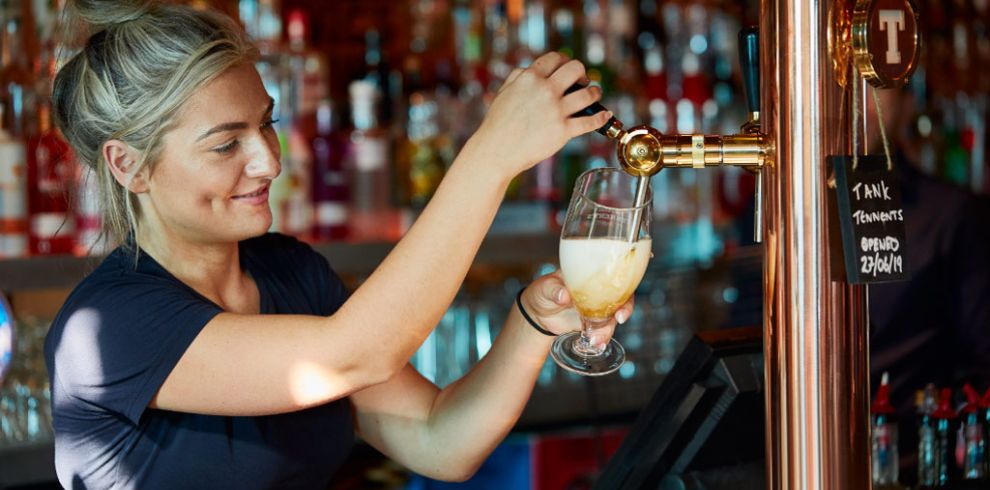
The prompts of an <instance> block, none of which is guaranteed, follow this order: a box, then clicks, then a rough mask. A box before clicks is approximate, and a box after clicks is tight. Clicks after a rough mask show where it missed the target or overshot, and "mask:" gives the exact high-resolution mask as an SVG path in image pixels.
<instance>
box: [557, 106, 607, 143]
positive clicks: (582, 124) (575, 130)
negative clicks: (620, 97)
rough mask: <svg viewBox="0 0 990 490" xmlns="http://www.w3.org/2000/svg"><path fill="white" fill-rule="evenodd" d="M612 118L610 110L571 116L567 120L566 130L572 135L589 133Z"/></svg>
mask: <svg viewBox="0 0 990 490" xmlns="http://www.w3.org/2000/svg"><path fill="white" fill-rule="evenodd" d="M611 118H612V111H602V112H599V113H597V114H593V115H591V116H583V117H572V118H570V119H569V120H568V121H567V130H568V133H570V134H571V136H572V137H574V136H580V135H582V134H584V133H590V132H592V131H595V130H597V129H598V128H601V127H602V126H604V125H605V123H607V122H608V120H609V119H611Z"/></svg>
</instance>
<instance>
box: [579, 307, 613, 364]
mask: <svg viewBox="0 0 990 490" xmlns="http://www.w3.org/2000/svg"><path fill="white" fill-rule="evenodd" d="M606 325H608V320H596V319H592V318H585V317H581V338H580V339H578V341H577V342H575V344H574V351H575V352H577V353H578V354H580V355H582V356H584V357H595V356H600V355H602V353H604V352H605V349H606V348H607V347H608V342H602V339H601V338H596V336H595V335H594V332H595V330H598V329H599V328H602V327H604V326H606ZM596 342H597V343H596Z"/></svg>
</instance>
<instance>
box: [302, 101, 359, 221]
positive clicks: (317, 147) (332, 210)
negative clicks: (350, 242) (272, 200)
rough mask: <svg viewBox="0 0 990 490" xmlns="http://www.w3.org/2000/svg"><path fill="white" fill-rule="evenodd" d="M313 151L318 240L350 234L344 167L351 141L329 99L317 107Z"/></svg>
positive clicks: (348, 201)
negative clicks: (348, 142)
mask: <svg viewBox="0 0 990 490" xmlns="http://www.w3.org/2000/svg"><path fill="white" fill-rule="evenodd" d="M315 117H316V132H315V136H314V137H313V139H312V141H311V148H312V152H313V206H314V208H315V211H316V219H315V223H314V226H313V236H314V238H316V239H317V240H341V239H345V238H347V237H348V228H349V227H348V206H349V205H350V189H349V188H348V182H347V173H346V172H345V170H344V161H345V156H346V155H345V153H346V152H347V141H346V138H345V135H343V134H341V132H340V129H339V128H338V126H339V125H340V124H339V121H338V119H339V116H338V111H337V110H336V108H335V107H334V105H333V103H332V102H331V101H330V100H329V99H324V100H322V101H320V103H319V105H318V106H317V108H316V116H315Z"/></svg>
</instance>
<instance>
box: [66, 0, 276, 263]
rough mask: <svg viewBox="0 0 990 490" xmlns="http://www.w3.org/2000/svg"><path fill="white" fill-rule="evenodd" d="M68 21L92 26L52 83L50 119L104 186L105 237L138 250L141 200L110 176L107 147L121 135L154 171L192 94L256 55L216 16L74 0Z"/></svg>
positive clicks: (236, 29) (162, 6)
mask: <svg viewBox="0 0 990 490" xmlns="http://www.w3.org/2000/svg"><path fill="white" fill-rule="evenodd" d="M66 15H67V16H68V17H70V18H71V17H74V19H70V21H71V20H75V21H77V22H78V23H82V24H84V25H85V26H84V28H87V27H88V40H87V41H86V43H85V47H83V48H82V50H81V51H79V52H78V53H76V54H75V55H74V56H72V58H71V59H69V60H68V61H67V62H66V63H65V64H64V65H63V66H62V68H61V69H59V71H58V75H56V77H55V82H54V85H53V89H52V106H53V109H54V110H53V111H52V112H53V119H54V122H55V124H56V126H58V128H59V129H60V130H61V131H62V133H63V134H64V135H65V137H66V139H68V141H69V144H70V145H71V146H72V148H73V150H75V152H76V155H77V157H78V159H79V161H80V162H81V163H83V164H85V165H87V166H89V167H90V168H92V169H93V170H94V172H93V175H95V176H96V178H97V179H98V181H99V188H100V194H101V199H100V203H101V206H100V208H101V209H100V210H101V215H102V217H103V239H109V240H110V241H111V242H112V243H117V244H127V243H128V240H127V238H128V236H129V235H130V234H132V233H133V234H134V240H135V244H136V243H137V242H136V240H137V234H136V233H135V232H136V231H137V224H138V222H137V217H138V214H139V212H140V209H138V205H137V199H136V196H134V195H133V194H132V193H130V192H129V191H128V189H127V188H126V187H124V186H122V185H120V184H119V183H118V182H117V181H116V180H115V179H114V176H113V174H112V173H111V172H110V168H109V165H108V164H107V162H106V161H105V159H104V158H103V152H102V147H103V144H104V143H106V142H107V141H109V140H113V139H116V140H120V141H123V142H124V143H127V144H128V145H129V146H130V147H131V148H133V149H135V150H136V151H138V152H139V154H140V155H141V157H140V161H139V162H137V165H136V166H135V169H134V171H137V170H139V169H140V168H142V167H143V166H145V165H154V163H155V162H156V161H157V159H158V157H159V156H160V154H161V151H162V138H163V136H164V135H165V133H166V132H167V131H168V130H169V129H171V128H172V127H174V124H175V118H176V116H177V114H178V112H179V110H180V109H181V108H182V106H183V104H184V102H185V101H186V100H188V99H189V97H190V96H191V95H192V94H193V92H195V91H196V90H197V89H198V88H199V87H202V86H203V85H205V84H206V83H207V82H209V81H210V80H212V79H214V78H215V77H217V76H218V75H220V74H221V73H223V72H224V71H225V70H227V69H228V68H231V67H233V66H235V65H238V64H240V63H244V62H251V61H253V60H255V59H256V58H257V56H258V52H257V49H256V48H255V47H254V45H253V44H252V43H251V42H250V40H249V39H248V38H247V36H246V34H245V33H244V31H243V30H242V29H241V28H240V26H239V25H237V24H236V23H235V22H234V21H233V20H231V19H230V18H229V17H227V16H226V15H223V14H221V13H218V12H213V11H201V10H194V9H192V8H190V7H186V6H181V5H172V4H168V3H164V2H157V1H136V0H129V1H94V0H75V1H70V2H69V7H68V9H67V11H66Z"/></svg>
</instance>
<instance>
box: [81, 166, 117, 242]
mask: <svg viewBox="0 0 990 490" xmlns="http://www.w3.org/2000/svg"><path fill="white" fill-rule="evenodd" d="M99 180H100V179H99V177H98V176H97V175H96V172H95V171H93V169H91V168H89V167H88V166H86V165H80V164H78V163H77V164H76V166H75V179H74V181H75V196H76V198H75V216H74V218H75V222H76V240H75V248H74V249H73V254H74V255H77V256H80V257H84V256H87V255H103V254H106V253H107V252H109V251H110V249H111V247H112V246H113V244H112V243H109V242H108V241H107V239H106V236H105V235H104V233H103V217H102V215H101V214H100V182H99Z"/></svg>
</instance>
